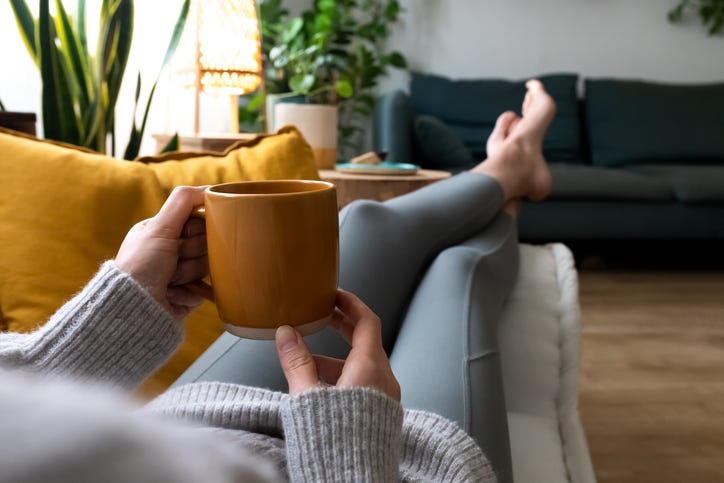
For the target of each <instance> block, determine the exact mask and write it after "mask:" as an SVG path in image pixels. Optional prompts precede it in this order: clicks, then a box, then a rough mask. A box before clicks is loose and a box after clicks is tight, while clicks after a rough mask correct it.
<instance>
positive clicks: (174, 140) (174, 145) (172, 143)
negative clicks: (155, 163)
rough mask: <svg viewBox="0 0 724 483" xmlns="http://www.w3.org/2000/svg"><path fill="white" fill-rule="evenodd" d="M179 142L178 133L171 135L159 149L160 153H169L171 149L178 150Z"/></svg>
mask: <svg viewBox="0 0 724 483" xmlns="http://www.w3.org/2000/svg"><path fill="white" fill-rule="evenodd" d="M180 144H181V142H180V140H179V137H178V133H175V134H174V135H173V136H171V139H169V140H168V142H167V143H166V145H165V146H164V147H163V149H161V153H170V152H172V151H178V150H179V145H180Z"/></svg>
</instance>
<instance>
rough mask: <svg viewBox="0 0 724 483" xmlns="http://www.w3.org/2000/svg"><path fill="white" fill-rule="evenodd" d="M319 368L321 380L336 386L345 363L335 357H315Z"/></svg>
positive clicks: (318, 372)
mask: <svg viewBox="0 0 724 483" xmlns="http://www.w3.org/2000/svg"><path fill="white" fill-rule="evenodd" d="M312 358H314V362H315V364H316V366H317V374H318V376H319V380H320V381H322V382H326V383H327V384H331V385H335V384H337V380H338V379H339V376H341V375H342V370H343V369H344V361H343V360H340V359H335V358H333V357H327V356H318V355H313V356H312Z"/></svg>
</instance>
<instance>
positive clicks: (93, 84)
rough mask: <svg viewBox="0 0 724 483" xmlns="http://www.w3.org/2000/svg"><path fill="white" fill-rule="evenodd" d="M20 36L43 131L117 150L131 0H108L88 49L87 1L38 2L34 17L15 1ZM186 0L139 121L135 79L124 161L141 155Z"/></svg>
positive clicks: (95, 147) (185, 13) (130, 33)
mask: <svg viewBox="0 0 724 483" xmlns="http://www.w3.org/2000/svg"><path fill="white" fill-rule="evenodd" d="M10 3H11V6H12V9H13V13H14V14H15V20H16V22H17V24H18V29H19V31H20V35H21V36H22V38H23V42H24V43H25V46H26V47H27V49H28V52H29V53H30V56H31V57H32V59H33V60H34V61H35V64H36V65H37V67H38V69H39V71H40V76H41V81H42V111H43V112H42V117H43V129H44V133H45V137H46V138H48V139H55V140H58V141H64V142H68V143H71V144H75V145H78V146H84V147H87V148H90V149H93V150H95V151H98V152H101V153H106V152H107V151H108V147H109V145H110V154H112V155H114V156H115V154H116V140H115V132H114V131H115V129H114V128H115V106H116V101H117V100H118V94H119V92H120V89H121V83H122V82H123V78H124V73H125V70H126V64H127V63H128V55H129V53H130V50H131V41H132V38H133V15H134V6H133V0H103V3H102V5H101V12H100V29H99V35H98V44H97V45H96V48H95V52H92V51H91V50H90V48H89V45H88V41H87V36H86V24H85V12H86V9H85V4H86V2H85V0H78V4H77V8H76V11H75V14H73V15H69V14H68V12H67V10H66V9H65V7H64V6H63V2H62V0H55V14H54V15H52V14H51V12H50V0H40V1H39V4H40V7H39V13H38V16H37V18H36V17H34V16H33V14H32V13H31V11H30V9H29V8H28V5H27V3H26V1H25V0H10ZM189 3H190V0H184V2H183V5H182V7H181V12H180V13H179V16H178V18H177V20H176V25H175V27H174V31H173V34H172V36H171V40H170V42H169V45H168V48H167V50H166V55H165V57H164V59H163V62H162V64H161V67H160V69H159V72H158V74H157V76H156V80H155V82H154V84H153V87H152V88H151V90H150V93H149V95H148V99H147V100H146V104H145V109H144V113H143V117H142V120H141V123H140V125H137V124H136V110H137V108H138V107H139V104H138V103H139V98H140V92H141V76H140V73H139V74H138V76H137V80H136V91H135V98H134V109H133V114H134V115H133V123H132V127H131V135H130V139H129V140H128V144H127V146H126V148H125V150H124V153H123V157H124V158H125V159H134V158H135V157H137V156H138V150H139V148H140V145H141V139H142V137H143V132H144V130H145V128H146V120H147V119H148V112H149V108H150V106H151V102H152V100H153V95H154V93H155V91H156V85H157V84H158V80H159V77H160V74H161V70H162V69H163V68H164V66H165V65H166V64H167V63H168V61H169V60H170V58H171V57H172V56H173V54H174V52H175V51H176V47H177V46H178V43H179V40H180V37H181V33H182V31H183V27H184V25H185V24H186V19H187V17H188V12H189Z"/></svg>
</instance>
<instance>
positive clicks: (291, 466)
mask: <svg viewBox="0 0 724 483" xmlns="http://www.w3.org/2000/svg"><path fill="white" fill-rule="evenodd" d="M402 417H403V413H402V408H401V406H400V404H399V403H397V402H396V401H394V400H392V399H391V398H389V397H388V396H386V395H385V394H383V393H381V392H379V391H377V390H375V389H370V388H351V389H336V388H323V389H315V390H311V391H308V392H305V393H302V394H299V395H297V396H293V397H290V398H289V399H288V402H287V404H286V405H284V406H283V409H282V422H283V424H284V436H285V439H286V448H287V467H288V472H289V476H290V478H291V480H292V481H347V482H355V481H397V480H398V478H399V464H400V444H401V431H402Z"/></svg>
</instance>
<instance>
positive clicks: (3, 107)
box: [0, 100, 5, 111]
mask: <svg viewBox="0 0 724 483" xmlns="http://www.w3.org/2000/svg"><path fill="white" fill-rule="evenodd" d="M4 110H5V104H3V101H2V100H0V111H4Z"/></svg>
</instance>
